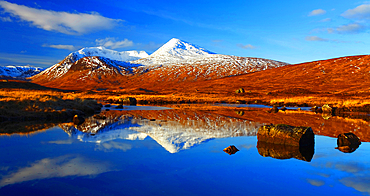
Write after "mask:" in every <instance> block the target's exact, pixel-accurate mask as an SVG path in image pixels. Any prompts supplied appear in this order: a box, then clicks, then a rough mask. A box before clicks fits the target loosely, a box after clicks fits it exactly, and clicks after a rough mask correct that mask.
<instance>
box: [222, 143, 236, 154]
mask: <svg viewBox="0 0 370 196" xmlns="http://www.w3.org/2000/svg"><path fill="white" fill-rule="evenodd" d="M238 151H239V150H238V149H237V148H236V147H235V146H234V145H231V146H229V147H227V148H225V149H224V152H226V153H227V154H229V155H232V154H235V153H236V152H238Z"/></svg>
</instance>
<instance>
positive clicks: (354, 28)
mask: <svg viewBox="0 0 370 196" xmlns="http://www.w3.org/2000/svg"><path fill="white" fill-rule="evenodd" d="M365 29H366V28H365V26H362V25H360V24H358V23H352V24H348V25H342V26H340V27H337V28H336V32H338V33H359V32H361V31H363V30H365Z"/></svg>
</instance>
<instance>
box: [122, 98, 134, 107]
mask: <svg viewBox="0 0 370 196" xmlns="http://www.w3.org/2000/svg"><path fill="white" fill-rule="evenodd" d="M122 104H125V105H136V104H137V100H136V99H135V98H134V97H126V98H124V99H122Z"/></svg>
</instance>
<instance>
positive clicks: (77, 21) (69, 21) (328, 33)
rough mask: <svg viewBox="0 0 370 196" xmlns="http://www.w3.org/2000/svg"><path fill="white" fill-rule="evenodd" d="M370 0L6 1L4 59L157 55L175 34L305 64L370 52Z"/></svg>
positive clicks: (0, 27)
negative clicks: (87, 52)
mask: <svg viewBox="0 0 370 196" xmlns="http://www.w3.org/2000/svg"><path fill="white" fill-rule="evenodd" d="M369 22H370V2H369V1H368V2H366V1H354V0H311V1H293V0H288V1H275V0H265V1H246V0H240V1H239V0H235V1H218V0H213V1H207V0H194V1H193V0H188V1H162V0H156V1H152V0H151V1H142V0H138V1H133V0H131V1H126V0H121V1H115V0H88V1H85V0H79V1H76V0H63V1H59V0H58V1H56V0H54V1H39V0H35V1H32V0H31V1H30V0H7V1H2V0H0V37H1V42H0V65H27V64H29V65H34V66H41V67H49V66H51V65H53V64H55V63H58V62H59V61H60V60H62V59H63V58H64V57H65V56H67V55H68V54H69V53H71V52H73V51H76V50H78V49H80V48H83V47H93V46H105V47H106V48H109V49H114V50H117V51H124V50H145V51H147V52H148V53H149V54H150V53H152V52H154V51H155V50H156V49H158V48H159V47H160V46H161V45H163V44H164V43H166V42H167V41H168V40H170V39H171V38H174V37H175V38H179V39H181V40H184V41H187V42H190V43H193V44H196V45H199V46H202V47H204V48H206V49H208V50H210V51H212V52H216V53H219V54H228V55H236V56H244V57H259V58H267V59H273V60H279V61H284V62H288V63H301V62H307V61H314V60H323V59H329V58H335V57H341V56H350V55H360V54H369V53H370V48H369V44H370V37H369V29H370V24H369Z"/></svg>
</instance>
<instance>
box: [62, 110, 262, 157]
mask: <svg viewBox="0 0 370 196" xmlns="http://www.w3.org/2000/svg"><path fill="white" fill-rule="evenodd" d="M148 113H149V112H148V111H105V112H103V113H102V114H101V115H103V116H105V117H106V119H97V118H94V117H90V118H88V119H86V121H85V123H83V124H82V125H79V126H73V125H72V124H70V123H66V124H61V125H59V126H60V127H61V128H62V129H63V130H64V131H65V132H66V133H68V134H69V135H70V136H71V137H74V138H77V139H78V140H80V141H83V142H95V143H103V142H107V141H112V140H115V139H127V140H144V139H145V138H146V137H147V136H149V137H151V138H152V139H153V140H155V141H156V142H157V143H158V144H160V145H161V146H162V147H163V148H165V149H166V150H167V151H168V152H170V153H177V152H179V151H180V150H185V149H189V148H191V147H193V146H196V145H199V144H201V143H203V142H205V141H207V140H210V139H213V138H227V137H239V136H255V135H256V134H257V131H258V128H259V127H261V126H262V125H263V124H262V123H258V122H252V121H248V120H243V119H238V118H233V117H227V116H221V115H215V114H212V113H208V112H200V111H181V110H162V111H151V114H153V113H155V114H156V116H155V118H151V117H153V116H145V115H147V114H148Z"/></svg>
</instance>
